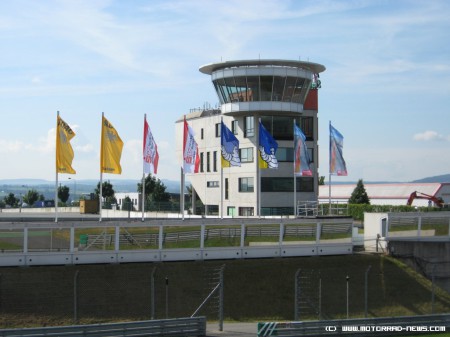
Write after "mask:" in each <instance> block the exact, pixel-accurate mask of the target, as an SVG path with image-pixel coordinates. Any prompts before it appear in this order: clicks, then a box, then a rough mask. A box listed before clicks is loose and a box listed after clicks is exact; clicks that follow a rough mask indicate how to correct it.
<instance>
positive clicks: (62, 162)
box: [56, 114, 76, 174]
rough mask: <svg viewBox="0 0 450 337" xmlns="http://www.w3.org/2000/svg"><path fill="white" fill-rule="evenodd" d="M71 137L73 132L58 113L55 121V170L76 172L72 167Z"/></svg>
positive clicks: (73, 135)
mask: <svg viewBox="0 0 450 337" xmlns="http://www.w3.org/2000/svg"><path fill="white" fill-rule="evenodd" d="M73 137H75V132H74V131H73V130H72V129H71V128H70V126H69V124H67V123H66V122H64V121H63V120H62V118H61V117H59V114H58V117H57V122H56V172H58V173H68V174H75V173H76V171H75V170H74V169H73V168H72V161H73V157H74V154H73V149H72V145H71V144H70V141H71V139H72V138H73Z"/></svg>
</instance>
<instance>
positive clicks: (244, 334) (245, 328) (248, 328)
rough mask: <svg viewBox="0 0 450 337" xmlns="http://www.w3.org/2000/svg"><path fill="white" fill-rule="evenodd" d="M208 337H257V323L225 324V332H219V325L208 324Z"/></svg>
mask: <svg viewBox="0 0 450 337" xmlns="http://www.w3.org/2000/svg"><path fill="white" fill-rule="evenodd" d="M206 336H207V337H250V336H251V337H255V336H257V323H256V322H255V323H227V322H224V323H223V331H219V324H218V323H208V324H207V327H206Z"/></svg>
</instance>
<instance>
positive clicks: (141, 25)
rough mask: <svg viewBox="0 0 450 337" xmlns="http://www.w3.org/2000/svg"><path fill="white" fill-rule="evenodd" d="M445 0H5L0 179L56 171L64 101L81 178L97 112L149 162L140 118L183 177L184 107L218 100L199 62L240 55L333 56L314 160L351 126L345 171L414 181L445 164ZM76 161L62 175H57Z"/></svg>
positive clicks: (170, 168)
mask: <svg viewBox="0 0 450 337" xmlns="http://www.w3.org/2000/svg"><path fill="white" fill-rule="evenodd" d="M449 41H450V2H449V1H446V0H441V1H436V0H422V1H414V0H408V1H402V0H397V1H390V0H367V1H364V0H357V1H356V0H355V1H350V0H349V1H334V0H329V1H322V0H314V1H307V0H304V1H286V0H255V1H253V0H246V1H242V0H236V1H234V0H230V1H215V0H212V1H211V0H204V1H201V0H198V1H196V0H190V1H176V0H173V1H167V0H162V1H157V0H155V1H137V0H135V1H106V0H104V1H96V0H89V1H88V0H84V1H83V0H80V1H51V0H42V1H34V0H33V1H30V0H3V1H0V45H1V53H0V158H1V165H0V179H13V178H36V179H47V180H54V178H55V170H54V166H55V165H54V153H55V150H54V148H55V144H54V143H55V136H54V133H55V123H56V111H60V114H61V117H62V118H63V119H64V120H65V121H66V122H67V123H68V124H70V125H71V126H72V127H73V128H74V129H75V131H76V133H77V136H76V137H75V138H74V139H73V141H72V144H73V147H74V149H75V159H74V162H73V166H74V168H75V169H76V170H77V175H76V176H74V178H75V179H98V178H99V171H98V167H99V142H100V139H99V136H100V121H101V113H102V112H105V116H106V117H107V118H108V120H109V121H110V122H111V123H112V124H113V125H114V126H115V128H116V129H117V131H118V132H119V134H120V136H121V138H122V139H123V141H124V143H125V146H124V150H123V155H122V169H123V172H122V175H121V176H116V175H107V178H106V179H108V178H110V179H117V178H123V179H139V178H140V177H141V176H142V164H141V147H142V145H141V144H142V132H143V118H144V114H147V119H148V122H149V124H150V127H151V129H152V132H153V135H154V138H155V140H156V142H157V143H158V148H159V152H160V167H159V174H158V177H159V178H161V179H172V180H177V179H179V172H180V169H179V167H180V160H179V158H177V157H176V156H175V145H176V144H175V120H176V119H178V118H179V117H180V116H182V115H183V114H186V113H188V112H189V110H190V109H192V108H196V107H201V106H203V104H204V103H205V102H208V103H209V104H211V105H213V106H214V105H216V104H217V103H218V98H217V97H216V94H215V92H214V90H213V87H212V84H211V81H210V77H209V76H207V75H204V74H202V73H200V72H199V71H198V69H199V67H200V66H202V65H204V64H208V63H214V62H219V61H227V60H235V59H257V58H267V59H292V60H299V59H300V60H309V61H311V62H316V63H320V64H323V65H325V66H326V68H327V70H326V71H325V72H324V73H322V74H321V81H322V89H320V92H319V130H320V131H319V137H320V139H319V146H320V149H319V150H320V152H319V153H320V154H319V157H320V167H319V174H320V175H325V176H327V179H328V123H329V121H331V122H332V124H333V126H334V127H335V128H337V129H338V130H339V131H340V132H341V133H342V134H343V135H344V137H345V139H344V158H345V160H346V162H347V169H348V172H349V175H348V176H347V177H336V178H333V181H342V182H343V181H356V180H357V179H360V178H362V179H364V180H365V181H380V180H382V181H410V180H414V179H419V178H422V177H425V176H432V175H440V174H447V173H450V123H449V122H450V118H449V116H450V114H449V112H450V111H449V106H450V43H449ZM68 177H71V178H72V176H69V175H60V180H64V179H67V178H68Z"/></svg>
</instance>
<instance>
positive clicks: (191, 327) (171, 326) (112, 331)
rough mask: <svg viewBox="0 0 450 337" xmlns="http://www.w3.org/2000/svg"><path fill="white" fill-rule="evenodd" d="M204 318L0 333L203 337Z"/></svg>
mask: <svg viewBox="0 0 450 337" xmlns="http://www.w3.org/2000/svg"><path fill="white" fill-rule="evenodd" d="M205 335H206V317H190V318H174V319H161V320H151V321H139V322H126V323H108V324H90V325H68V326H57V327H40V328H23V329H1V330H0V336H2V337H13V336H22V337H43V336H54V337H61V336H64V337H93V336H111V337H114V336H135V337H137V336H169V337H172V336H174V337H176V336H192V337H194V336H199V337H200V336H205Z"/></svg>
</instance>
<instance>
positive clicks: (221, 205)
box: [220, 117, 223, 219]
mask: <svg viewBox="0 0 450 337" xmlns="http://www.w3.org/2000/svg"><path fill="white" fill-rule="evenodd" d="M222 123H223V117H221V118H220V218H221V219H223V165H222V137H223V135H222V132H223V130H222Z"/></svg>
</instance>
